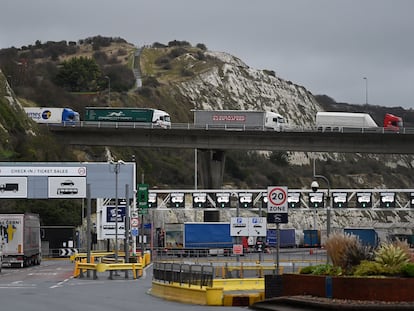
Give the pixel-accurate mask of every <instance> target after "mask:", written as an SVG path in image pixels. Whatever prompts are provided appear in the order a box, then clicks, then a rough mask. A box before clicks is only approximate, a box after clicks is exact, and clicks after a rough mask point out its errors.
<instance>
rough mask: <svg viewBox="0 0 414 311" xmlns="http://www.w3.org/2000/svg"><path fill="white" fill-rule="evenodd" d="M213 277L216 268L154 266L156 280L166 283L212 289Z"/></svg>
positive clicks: (168, 263)
mask: <svg viewBox="0 0 414 311" xmlns="http://www.w3.org/2000/svg"><path fill="white" fill-rule="evenodd" d="M213 275H214V267H213V266H207V265H191V264H179V263H170V262H155V263H154V266H153V277H154V279H155V280H157V281H163V282H166V283H179V284H180V285H183V284H188V285H189V286H191V285H198V286H200V288H201V287H203V286H207V287H212V286H213Z"/></svg>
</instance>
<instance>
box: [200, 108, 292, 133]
mask: <svg viewBox="0 0 414 311" xmlns="http://www.w3.org/2000/svg"><path fill="white" fill-rule="evenodd" d="M193 112H194V126H195V127H197V128H205V129H226V130H274V131H283V130H285V129H287V126H288V125H287V122H286V120H285V118H284V117H283V116H282V115H280V114H278V113H276V112H271V111H253V110H193Z"/></svg>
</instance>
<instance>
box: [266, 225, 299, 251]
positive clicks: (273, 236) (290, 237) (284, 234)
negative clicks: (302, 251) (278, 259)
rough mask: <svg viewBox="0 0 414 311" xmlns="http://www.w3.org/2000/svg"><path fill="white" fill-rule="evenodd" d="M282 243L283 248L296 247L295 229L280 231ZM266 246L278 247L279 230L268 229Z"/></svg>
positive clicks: (280, 244)
mask: <svg viewBox="0 0 414 311" xmlns="http://www.w3.org/2000/svg"><path fill="white" fill-rule="evenodd" d="M279 234H280V243H279V246H280V247H282V248H289V247H291V248H293V247H296V231H295V229H279ZM266 244H267V246H269V247H277V244H278V243H277V229H267V235H266Z"/></svg>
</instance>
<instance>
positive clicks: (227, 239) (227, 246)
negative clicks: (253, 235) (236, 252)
mask: <svg viewBox="0 0 414 311" xmlns="http://www.w3.org/2000/svg"><path fill="white" fill-rule="evenodd" d="M233 244H234V239H233V237H232V236H231V235H230V223H229V222H187V223H184V224H165V251H166V252H167V253H171V254H176V255H180V256H198V255H201V256H205V255H230V254H231V252H232V248H233Z"/></svg>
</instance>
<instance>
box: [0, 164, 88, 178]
mask: <svg viewBox="0 0 414 311" xmlns="http://www.w3.org/2000/svg"><path fill="white" fill-rule="evenodd" d="M0 176H86V167H85V166H74V167H63V166H56V167H55V166H6V167H0Z"/></svg>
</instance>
